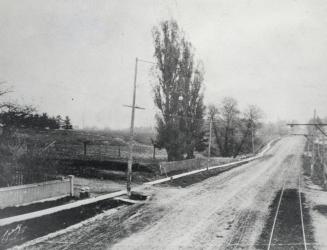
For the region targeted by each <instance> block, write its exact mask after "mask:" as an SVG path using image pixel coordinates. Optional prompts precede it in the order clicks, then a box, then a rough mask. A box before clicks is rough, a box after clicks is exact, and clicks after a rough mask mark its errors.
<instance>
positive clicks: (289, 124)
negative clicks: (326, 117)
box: [287, 123, 327, 126]
mask: <svg viewBox="0 0 327 250" xmlns="http://www.w3.org/2000/svg"><path fill="white" fill-rule="evenodd" d="M287 125H288V126H301V125H303V126H327V123H287Z"/></svg>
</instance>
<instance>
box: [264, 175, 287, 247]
mask: <svg viewBox="0 0 327 250" xmlns="http://www.w3.org/2000/svg"><path fill="white" fill-rule="evenodd" d="M285 184H286V180H285V182H284V185H283V187H282V191H281V193H280V197H279V201H278V205H277V210H276V213H275V217H274V222H273V226H272V229H271V233H270V237H269V243H268V247H267V250H270V247H271V241H272V238H273V235H274V230H275V225H276V221H277V216H278V211H279V208H280V204H281V202H282V198H283V194H284V189H285Z"/></svg>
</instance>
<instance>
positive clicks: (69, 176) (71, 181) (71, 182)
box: [68, 175, 74, 196]
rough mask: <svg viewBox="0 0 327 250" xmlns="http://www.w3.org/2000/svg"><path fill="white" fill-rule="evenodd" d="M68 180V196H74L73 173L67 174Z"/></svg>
mask: <svg viewBox="0 0 327 250" xmlns="http://www.w3.org/2000/svg"><path fill="white" fill-rule="evenodd" d="M68 178H69V182H70V196H74V175H68Z"/></svg>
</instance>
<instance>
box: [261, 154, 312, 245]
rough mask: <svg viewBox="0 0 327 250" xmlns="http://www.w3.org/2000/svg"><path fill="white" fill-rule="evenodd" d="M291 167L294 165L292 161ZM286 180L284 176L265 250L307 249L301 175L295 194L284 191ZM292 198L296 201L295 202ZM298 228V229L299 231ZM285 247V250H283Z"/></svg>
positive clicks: (290, 191) (292, 191)
mask: <svg viewBox="0 0 327 250" xmlns="http://www.w3.org/2000/svg"><path fill="white" fill-rule="evenodd" d="M292 165H294V160H293V162H292ZM287 179H288V178H287V176H286V177H285V181H284V184H283V186H282V189H281V191H280V196H279V200H278V204H277V209H276V211H275V215H274V221H273V225H272V228H271V232H270V237H269V242H268V245H267V248H266V249H267V250H270V249H304V250H307V249H308V244H307V240H306V233H305V225H304V220H303V203H302V197H301V173H299V176H298V185H297V190H296V192H294V189H286V187H287ZM296 196H297V197H296ZM294 198H296V199H298V200H297V201H296V200H295V199H294ZM290 212H291V213H290ZM286 216H290V218H287V217H286ZM289 222H291V223H289ZM298 227H300V230H299V228H298ZM294 228H295V229H294ZM285 229H286V230H288V232H287V231H285ZM299 234H301V235H299ZM310 245H311V244H310ZM286 246H287V248H285V247H286ZM263 249H264V248H263Z"/></svg>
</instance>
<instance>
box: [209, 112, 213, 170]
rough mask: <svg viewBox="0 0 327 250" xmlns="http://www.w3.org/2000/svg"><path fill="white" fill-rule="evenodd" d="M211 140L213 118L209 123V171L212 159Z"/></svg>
mask: <svg viewBox="0 0 327 250" xmlns="http://www.w3.org/2000/svg"><path fill="white" fill-rule="evenodd" d="M211 139H212V118H210V122H209V143H208V169H209V165H210V157H211Z"/></svg>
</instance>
